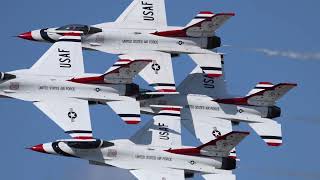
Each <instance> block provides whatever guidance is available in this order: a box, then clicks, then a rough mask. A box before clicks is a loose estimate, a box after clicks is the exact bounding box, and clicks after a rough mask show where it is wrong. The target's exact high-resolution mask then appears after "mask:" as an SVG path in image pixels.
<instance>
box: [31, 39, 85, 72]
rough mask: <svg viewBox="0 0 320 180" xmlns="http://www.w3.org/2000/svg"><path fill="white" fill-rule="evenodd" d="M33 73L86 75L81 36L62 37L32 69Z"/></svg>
mask: <svg viewBox="0 0 320 180" xmlns="http://www.w3.org/2000/svg"><path fill="white" fill-rule="evenodd" d="M30 70H32V72H33V73H35V74H37V73H39V74H45V75H56V76H76V75H78V74H83V73H84V65H83V55H82V46H81V37H80V34H76V33H73V34H69V35H66V36H62V37H61V38H60V39H59V40H58V42H56V43H54V44H53V45H52V46H51V47H50V48H49V50H48V51H47V52H46V53H45V54H44V55H42V57H41V58H40V59H39V60H38V61H37V62H36V63H35V64H34V65H33V66H32V67H31V69H30Z"/></svg>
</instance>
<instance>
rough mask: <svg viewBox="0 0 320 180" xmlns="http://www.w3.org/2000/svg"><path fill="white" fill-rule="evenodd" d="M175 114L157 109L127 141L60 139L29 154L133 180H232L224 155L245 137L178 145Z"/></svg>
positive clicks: (230, 160) (232, 164)
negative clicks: (79, 162)
mask: <svg viewBox="0 0 320 180" xmlns="http://www.w3.org/2000/svg"><path fill="white" fill-rule="evenodd" d="M180 109H181V108H177V107H172V106H163V107H162V108H161V109H159V113H158V114H157V115H155V116H154V118H153V120H150V121H149V122H148V123H147V124H146V125H145V126H144V127H143V128H141V130H139V131H138V132H137V133H135V134H134V135H133V136H132V137H131V139H130V140H126V139H121V140H114V141H105V140H101V139H94V138H92V139H86V140H75V139H65V140H57V141H55V142H51V143H45V144H39V145H36V146H33V147H31V148H29V149H31V150H33V151H36V152H41V153H46V154H52V155H59V156H66V157H73V158H80V159H84V160H87V161H89V163H90V164H93V165H98V166H113V167H118V168H122V169H127V170H129V171H130V173H132V174H133V175H134V176H135V177H136V178H138V179H139V180H150V179H155V180H164V179H166V180H184V179H185V178H191V177H193V176H194V174H195V173H200V174H201V175H202V177H203V178H204V179H207V180H212V179H226V180H234V179H235V175H234V174H232V170H233V169H235V168H236V160H235V159H233V158H229V157H228V156H229V152H230V150H232V149H233V148H234V147H235V146H236V145H237V144H238V143H240V141H242V140H243V139H244V138H245V137H246V136H247V135H248V134H249V133H248V132H231V133H228V134H226V135H223V136H220V137H219V138H217V139H215V140H212V141H209V142H207V143H205V144H203V145H201V146H199V147H186V146H182V144H181V124H180V122H181V118H180ZM85 124H89V122H87V123H85ZM71 128H72V127H71ZM74 128H75V129H78V128H79V127H74ZM82 128H83V129H88V128H90V127H89V126H88V127H85V126H82ZM140 143H143V144H146V143H147V145H141V144H140Z"/></svg>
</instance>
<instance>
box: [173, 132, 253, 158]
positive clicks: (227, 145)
mask: <svg viewBox="0 0 320 180" xmlns="http://www.w3.org/2000/svg"><path fill="white" fill-rule="evenodd" d="M248 135H249V132H237V131H233V132H230V133H228V134H226V135H223V136H220V137H218V138H217V139H215V140H212V141H210V142H208V143H206V144H203V145H201V146H199V147H197V148H186V149H169V150H167V152H170V153H175V154H184V155H191V156H198V155H203V156H211V157H228V156H229V154H230V151H231V150H233V149H234V148H235V147H236V146H237V145H238V144H239V143H240V142H241V141H242V140H243V139H244V138H245V137H246V136H248Z"/></svg>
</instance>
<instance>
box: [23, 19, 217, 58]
mask: <svg viewBox="0 0 320 180" xmlns="http://www.w3.org/2000/svg"><path fill="white" fill-rule="evenodd" d="M70 26H72V25H70ZM65 27H66V28H64V27H62V28H48V29H39V30H34V31H32V32H28V33H29V35H28V36H27V37H28V38H25V39H30V40H35V41H40V42H50V43H54V42H56V41H57V40H58V39H59V38H60V37H61V33H59V31H66V30H70V29H71V28H69V27H67V26H65ZM90 28H91V31H90ZM92 29H94V31H93V30H92ZM172 29H182V27H164V28H163V29H161V30H162V31H163V30H164V31H167V30H172ZM72 30H79V31H83V32H84V34H83V36H82V46H83V48H85V49H91V50H97V51H102V52H107V53H112V54H125V53H128V52H136V51H138V52H141V51H161V52H167V53H170V54H180V53H186V54H194V53H197V54H201V53H210V52H211V51H209V50H208V49H213V48H215V47H210V46H212V45H210V44H217V45H219V44H220V39H219V38H218V37H216V38H192V37H165V36H159V35H155V34H154V33H156V32H157V31H161V30H160V29H159V30H157V29H141V28H134V27H132V28H128V27H121V26H118V25H117V24H115V23H103V24H97V25H93V26H85V25H83V26H81V27H74V28H73V29H72Z"/></svg>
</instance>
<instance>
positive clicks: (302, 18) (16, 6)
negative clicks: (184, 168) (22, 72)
mask: <svg viewBox="0 0 320 180" xmlns="http://www.w3.org/2000/svg"><path fill="white" fill-rule="evenodd" d="M92 2H93V1H65V0H55V1H47V2H45V1H40V0H31V1H18V0H11V1H3V2H2V3H1V7H0V22H1V24H2V25H1V29H0V35H1V44H0V47H1V71H10V70H15V69H22V68H29V67H30V66H31V65H32V64H33V63H35V62H36V60H37V59H38V58H39V57H40V56H41V55H42V54H43V53H44V52H45V51H46V50H47V49H48V47H49V44H42V43H34V42H27V41H24V40H21V39H16V38H13V37H12V36H14V35H18V34H19V33H21V32H25V31H29V30H32V29H38V28H42V27H54V26H61V25H65V24H69V23H82V24H97V23H101V22H108V21H113V20H114V19H115V18H116V17H117V16H119V15H120V13H121V12H122V11H123V10H124V9H125V8H126V7H127V6H128V5H129V3H130V2H131V0H116V1H106V0H105V1H101V0H100V1H94V2H95V3H96V4H89V3H92ZM319 5H320V2H319V1H317V0H308V1H298V0H281V1H276V0H269V1H256V0H247V1H231V0H224V1H218V0H210V1H209V0H206V1H199V0H188V1H186V0H174V1H173V0H171V1H169V0H167V17H168V23H169V25H185V24H186V23H188V22H189V21H190V19H191V18H193V17H194V15H195V14H197V13H198V12H199V11H202V10H210V11H214V12H235V13H236V16H235V17H234V18H232V19H231V20H230V21H229V22H228V23H227V24H226V25H225V26H224V27H223V28H221V30H220V31H219V33H218V34H219V35H220V36H221V37H222V38H223V42H224V44H226V45H232V46H231V47H225V48H222V49H220V51H221V52H225V53H226V58H225V62H226V74H227V77H226V78H227V81H228V89H229V91H230V92H231V93H233V94H239V95H244V94H246V93H247V92H248V91H249V90H250V89H251V88H252V87H253V86H254V85H255V84H256V82H259V81H272V82H276V83H277V82H296V83H298V87H297V88H296V89H294V90H293V91H292V92H290V93H289V94H288V95H287V96H285V97H284V98H283V99H282V100H281V101H280V102H279V106H281V107H282V108H283V115H282V117H281V118H280V119H279V121H281V123H282V125H283V134H284V145H283V146H282V147H280V148H268V147H266V146H265V145H264V143H263V142H262V141H261V140H260V139H259V138H258V137H257V136H256V135H255V134H254V133H252V134H251V136H250V137H248V138H247V139H246V140H245V141H244V142H243V143H242V144H241V145H240V146H239V148H238V155H239V156H240V158H241V162H240V163H239V168H238V170H237V171H236V174H237V176H238V179H239V180H245V179H246V180H247V179H258V178H259V179H260V180H267V179H274V180H280V179H281V180H286V179H290V180H301V179H305V180H308V179H320V166H319V164H318V162H319V160H320V158H319V157H318V156H317V153H318V149H319V147H320V144H319V140H318V138H317V137H319V135H318V132H319V131H320V112H319V110H318V109H317V107H318V103H319V100H320V97H319V90H320V85H319V83H318V79H317V78H318V77H320V76H319V75H320V71H319V67H320V60H317V59H313V60H311V59H310V60H299V59H290V58H286V57H277V56H273V57H270V56H266V55H265V54H262V53H259V52H255V51H253V50H252V49H254V48H268V49H273V50H277V51H287V50H290V51H293V52H299V53H317V52H319V51H320V47H319V42H320V36H319V31H320V26H319V25H318V16H319V15H318V10H319ZM84 57H85V65H86V70H87V72H95V73H99V72H101V73H102V72H104V71H105V70H106V69H107V68H108V67H109V66H111V65H112V64H113V62H114V61H115V60H116V59H117V58H116V56H114V55H108V54H105V53H100V52H87V51H86V52H85V53H84ZM193 66H194V64H193V63H192V61H191V59H190V58H189V57H187V56H181V57H180V58H178V59H177V60H176V61H175V62H174V67H175V69H176V71H175V75H176V81H177V82H181V81H182V80H183V78H184V77H185V76H186V75H187V73H188V72H189V71H191V70H192V68H193ZM0 112H1V121H2V130H1V131H0V135H1V137H2V143H1V144H2V145H1V146H2V148H1V153H0V159H1V160H2V161H1V169H2V171H1V176H2V178H3V179H9V178H10V179H34V180H42V179H47V180H54V179H58V178H59V179H64V180H66V179H68V180H70V179H77V180H87V179H91V180H100V179H111V178H112V179H114V180H122V179H126V178H128V179H130V178H131V179H132V177H131V176H130V175H129V174H128V173H127V172H126V171H122V170H119V169H114V168H113V169H108V168H104V167H95V166H89V165H88V163H87V162H85V161H81V160H78V159H70V158H63V157H55V156H48V155H44V154H39V153H34V152H30V151H28V150H25V149H24V148H25V147H28V146H31V145H35V144H39V143H45V142H50V141H53V140H55V139H61V138H66V137H67V136H66V135H64V134H63V132H62V130H60V129H59V128H58V127H57V126H56V125H55V124H54V123H53V122H52V121H51V120H50V119H48V118H47V117H46V116H45V115H44V114H43V113H41V112H40V111H39V110H38V109H36V108H35V107H34V106H33V105H32V104H31V103H28V102H22V101H18V100H12V99H0ZM91 115H92V120H93V128H94V130H95V132H96V137H99V138H103V139H119V138H128V137H130V135H132V134H133V133H134V132H135V131H136V130H137V129H138V128H139V127H140V126H126V125H124V124H123V123H122V122H121V120H120V119H119V118H118V117H117V116H116V115H115V114H114V113H113V112H112V111H111V110H110V109H109V107H106V106H96V107H93V108H92V109H91ZM148 118H149V117H146V118H144V120H145V121H146V120H148ZM241 129H244V130H250V129H249V128H248V127H247V126H244V125H243V126H241ZM250 131H251V130H250ZM184 134H185V135H184V139H183V141H184V143H185V144H186V145H198V142H197V141H195V140H194V138H192V137H191V136H190V134H188V132H186V131H185V130H184Z"/></svg>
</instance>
